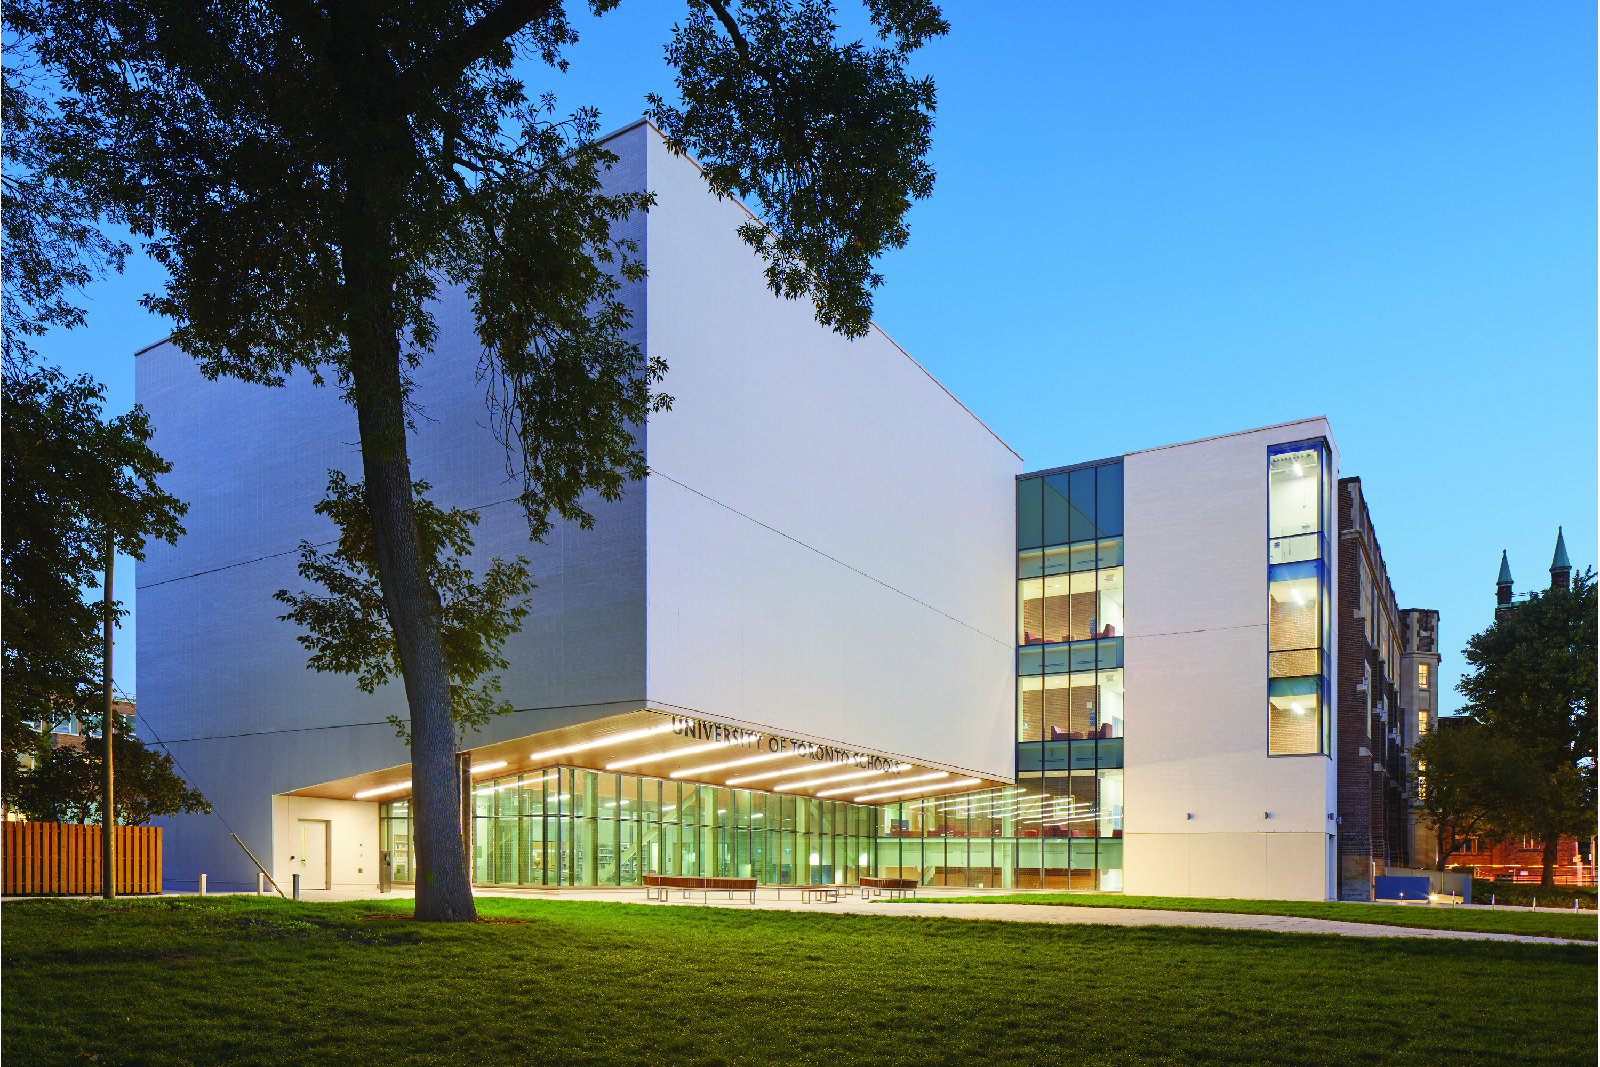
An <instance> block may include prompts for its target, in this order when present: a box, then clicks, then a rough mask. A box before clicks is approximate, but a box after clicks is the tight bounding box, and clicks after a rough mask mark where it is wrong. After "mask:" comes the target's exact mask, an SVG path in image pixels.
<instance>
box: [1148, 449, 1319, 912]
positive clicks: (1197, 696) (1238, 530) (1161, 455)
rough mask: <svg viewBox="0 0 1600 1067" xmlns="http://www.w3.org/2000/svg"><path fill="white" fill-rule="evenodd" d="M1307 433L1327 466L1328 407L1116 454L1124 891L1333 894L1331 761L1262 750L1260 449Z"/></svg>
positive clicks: (1263, 514)
mask: <svg viewBox="0 0 1600 1067" xmlns="http://www.w3.org/2000/svg"><path fill="white" fill-rule="evenodd" d="M1317 437H1322V438H1326V439H1327V441H1328V443H1329V446H1330V449H1332V453H1331V454H1332V457H1333V464H1332V470H1331V471H1329V472H1327V474H1328V476H1329V477H1332V478H1337V472H1338V452H1337V450H1336V449H1333V436H1332V433H1331V431H1330V429H1329V427H1328V424H1327V422H1326V420H1323V419H1309V420H1305V421H1301V422H1294V423H1287V424H1284V425H1281V426H1274V427H1268V428H1265V429H1261V430H1252V431H1248V432H1245V433H1238V434H1231V435H1228V436H1224V437H1216V438H1211V439H1208V440H1204V441H1195V442H1191V443H1188V444H1182V445H1173V446H1169V447H1166V448H1158V449H1151V450H1148V451H1143V452H1134V453H1131V454H1129V455H1128V456H1126V457H1125V458H1124V472H1125V473H1124V479H1125V488H1124V492H1125V504H1124V507H1125V520H1124V521H1125V528H1126V531H1127V532H1126V545H1127V550H1126V551H1127V571H1126V573H1127V578H1126V581H1127V586H1126V589H1125V592H1124V595H1125V597H1126V608H1125V610H1126V618H1127V641H1126V651H1125V656H1126V660H1125V662H1126V667H1127V673H1126V676H1125V677H1126V694H1125V707H1126V726H1125V728H1124V736H1125V739H1126V746H1127V747H1126V752H1127V764H1126V770H1125V775H1126V779H1125V781H1126V798H1127V800H1126V817H1125V822H1124V827H1125V830H1124V842H1125V845H1124V847H1125V872H1124V879H1125V882H1124V885H1125V889H1126V891H1127V892H1129V893H1147V892H1148V893H1166V892H1174V893H1181V894H1185V895H1188V894H1192V895H1195V896H1224V897H1226V896H1233V897H1268V896H1272V897H1284V896H1288V897H1295V898H1306V899H1323V898H1324V897H1326V896H1327V895H1328V892H1329V885H1330V884H1331V883H1330V882H1329V879H1330V878H1331V869H1330V866H1329V863H1328V862H1327V859H1326V857H1327V855H1328V851H1327V844H1326V843H1327V840H1328V837H1327V835H1328V834H1329V833H1331V832H1332V831H1333V829H1334V826H1333V824H1332V823H1331V822H1330V821H1329V818H1328V813H1329V812H1332V811H1334V810H1335V805H1334V761H1333V759H1332V758H1331V757H1329V756H1323V755H1317V756H1292V757H1284V756H1280V757H1269V756H1268V755H1267V678H1268V666H1267V449H1268V448H1269V447H1270V446H1272V445H1275V444H1282V443H1287V442H1293V441H1300V440H1306V439H1310V438H1317ZM1334 540H1335V539H1333V538H1330V543H1332V542H1333V541H1334ZM1327 565H1328V566H1329V567H1330V568H1333V567H1334V566H1335V565H1336V563H1335V561H1334V560H1333V559H1329V561H1328V563H1327ZM1334 580H1335V582H1336V581H1337V577H1336V575H1335V578H1334ZM1328 713H1329V714H1332V712H1331V708H1330V709H1329V711H1328ZM1335 750H1336V747H1335ZM1277 835H1292V837H1293V838H1294V840H1292V841H1291V840H1289V839H1288V838H1285V839H1282V840H1274V841H1270V842H1269V841H1267V840H1266V838H1267V837H1274V838H1276V837H1277ZM1180 886H1181V887H1182V888H1180Z"/></svg>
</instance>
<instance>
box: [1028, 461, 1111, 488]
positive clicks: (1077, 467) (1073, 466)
mask: <svg viewBox="0 0 1600 1067" xmlns="http://www.w3.org/2000/svg"><path fill="white" fill-rule="evenodd" d="M1121 462H1122V457H1121V456H1107V457H1106V458H1105V459H1091V460H1090V461H1089V462H1087V463H1069V464H1067V465H1066V466H1065V467H1051V468H1049V469H1048V470H1042V471H1029V472H1028V473H1026V474H1019V475H1017V481H1019V482H1020V481H1024V480H1025V479H1028V478H1043V477H1044V476H1045V475H1048V474H1064V473H1066V472H1067V471H1081V470H1083V468H1085V467H1104V466H1105V465H1106V464H1108V463H1121Z"/></svg>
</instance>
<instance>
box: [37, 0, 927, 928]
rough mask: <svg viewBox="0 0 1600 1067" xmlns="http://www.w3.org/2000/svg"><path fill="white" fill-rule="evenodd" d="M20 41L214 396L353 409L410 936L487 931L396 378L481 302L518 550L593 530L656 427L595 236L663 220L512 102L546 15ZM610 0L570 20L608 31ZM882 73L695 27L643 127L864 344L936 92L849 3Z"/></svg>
mask: <svg viewBox="0 0 1600 1067" xmlns="http://www.w3.org/2000/svg"><path fill="white" fill-rule="evenodd" d="M9 2H10V4H11V7H10V9H9V10H10V22H11V23H12V26H13V28H14V29H16V30H19V31H20V32H22V33H24V34H26V35H28V37H29V40H30V43H31V45H32V47H33V49H34V51H35V53H36V54H37V55H38V56H39V57H40V58H41V59H42V60H43V62H44V63H45V64H46V65H47V66H48V67H49V68H50V69H51V70H53V71H55V72H58V73H59V74H60V75H61V77H62V79H63V81H64V82H65V83H66V84H67V85H68V86H69V87H70V89H71V90H72V92H73V93H74V94H75V100H76V103H75V106H76V107H77V108H79V109H80V111H81V113H82V114H83V115H85V116H87V117H88V120H89V121H86V122H84V123H83V124H82V125H81V126H79V127H78V128H77V134H78V136H77V138H76V140H75V141H73V143H71V145H70V150H69V151H63V152H60V153H58V154H57V156H56V157H55V159H54V160H53V164H54V165H55V166H56V167H57V168H59V170H60V172H61V173H63V174H66V175H68V176H69V177H70V179H71V180H72V181H74V182H76V183H79V184H81V185H82V186H84V187H85V188H88V189H91V190H93V191H94V194H95V195H96V196H102V197H104V198H105V200H106V201H107V202H108V203H110V204H112V205H113V206H114V209H115V212H116V216H117V218H118V219H120V220H121V221H123V222H125V223H127V224H128V225H129V226H130V227H131V228H132V229H133V231H134V232H136V233H138V234H140V235H141V236H143V237H146V238H148V239H149V240H148V243H147V246H146V247H147V248H148V249H149V250H150V251H151V252H152V253H153V254H154V255H155V257H156V258H157V259H158V260H160V261H161V262H162V263H163V264H164V265H165V266H166V268H167V269H168V271H169V273H170V276H171V280H170V282H169V284H168V286H167V288H166V291H165V293H164V294H161V295H159V296H152V297H150V298H147V302H148V304H149V306H151V307H152V308H154V309H155V310H158V311H161V312H162V313H164V314H167V315H169V316H170V317H172V318H173V320H174V321H176V322H177V323H178V327H177V329H176V330H175V331H174V335H173V338H174V341H175V342H176V343H177V344H178V345H179V346H180V347H182V348H183V349H184V350H185V351H187V352H189V353H190V354H192V355H193V356H195V357H196V358H197V359H198V360H199V361H200V364H201V367H202V369H203V370H204V372H205V373H207V374H209V375H212V376H218V375H231V376H234V377H238V378H242V379H244V380H247V381H253V382H260V383H266V384H275V383H280V382H282V381H283V380H284V378H285V377H286V376H287V375H289V374H290V373H292V372H293V371H294V370H295V369H296V368H305V369H307V370H309V371H310V372H311V373H312V374H313V375H318V376H319V377H318V378H317V380H319V381H320V380H321V377H320V375H323V374H326V375H328V376H330V377H332V378H335V379H337V380H338V381H339V383H340V384H341V385H342V386H343V387H344V388H345V390H346V395H347V396H348V397H349V399H350V401H351V402H352V403H353V404H354V406H355V409H356V415H357V424H358V426H359V429H360V438H361V454H362V475H363V477H362V482H363V487H364V488H363V495H364V496H365V498H366V503H367V512H368V514H369V515H370V516H371V522H372V531H373V545H372V555H373V558H374V559H375V561H376V564H377V579H378V583H379V586H380V588H381V590H382V593H383V601H384V610H385V614H386V616H387V620H388V625H389V627H390V629H391V631H392V633H393V637H394V644H395V649H396V653H397V656H398V662H399V663H400V664H401V666H402V668H403V677H404V681H405V687H406V697H407V703H408V705H409V709H410V717H411V731H410V732H411V744H412V768H413V773H412V781H413V786H414V790H415V801H414V805H413V811H414V812H415V828H416V839H417V847H418V859H419V867H420V869H421V871H422V872H423V873H424V875H425V877H424V878H422V879H420V880H419V882H418V892H417V898H416V900H417V904H416V906H417V916H418V917H419V918H422V919H456V920H464V919H470V918H472V917H473V916H474V915H475V912H474V910H473V905H472V895H471V885H470V881H469V872H468V867H467V862H466V857H465V855H464V853H463V850H462V843H461V837H460V828H459V823H458V819H459V805H458V799H459V796H458V792H459V782H458V780H457V777H456V775H455V770H454V768H455V764H454V750H455V744H454V729H453V725H452V720H451V706H452V702H451V695H450V665H449V660H448V656H447V653H446V650H445V647H444V622H443V619H442V617H441V606H440V605H441V601H440V598H439V596H438V594H437V591H436V590H435V589H434V588H433V587H432V586H431V585H430V581H429V575H428V570H429V557H428V555H427V553H426V551H425V550H424V547H423V545H422V544H421V535H420V531H419V527H418V523H417V521H416V502H415V498H414V496H413V480H412V478H411V476H410V462H409V458H408V454H407V441H406V431H407V428H408V423H407V407H406V405H407V402H408V397H409V394H410V374H411V372H412V370H413V369H414V368H415V367H416V365H417V364H418V363H419V362H420V361H421V360H423V359H425V358H427V356H428V354H429V352H430V350H431V346H432V344H433V342H434V339H435V326H434V321H433V318H432V315H431V312H430V310H429V305H428V301H429V300H430V299H431V298H432V297H433V296H434V295H435V294H436V293H437V290H438V286H439V285H440V284H441V283H443V282H449V283H452V284H456V285H460V286H462V287H464V289H465V291H466V292H467V294H468V295H469V297H470V298H471V300H472V302H473V311H474V316H475V320H476V328H477V333H478V337H479V339H480V341H481V342H482V344H483V347H484V351H485V356H484V367H483V368H482V370H483V371H484V373H485V376H486V377H487V378H488V380H489V381H490V382H491V383H492V385H491V396H490V402H491V409H492V411H493V412H494V414H495V416H496V417H495V419H494V422H495V425H496V426H497V428H498V429H499V430H500V431H501V432H502V434H503V437H504V439H505V442H506V445H507V447H508V450H509V454H510V457H511V463H512V466H513V469H514V470H515V471H516V472H517V474H519V475H520V477H521V479H522V485H523V492H522V497H521V498H522V504H523V507H524V510H525V511H526V513H527V516H528V520H529V525H530V529H531V531H532V533H533V535H534V536H535V537H542V536H543V535H544V534H545V532H546V531H547V530H548V529H549V527H550V522H551V518H550V516H551V513H552V512H554V513H555V514H556V515H559V516H560V517H561V518H563V519H566V520H568V521H577V522H578V523H580V524H582V525H584V526H587V525H589V524H590V523H592V518H591V516H590V515H589V513H588V512H587V511H586V510H585V509H584V508H583V506H582V504H581V499H582V494H583V493H585V492H586V491H590V490H593V491H596V492H597V493H598V495H599V496H600V497H601V498H603V499H615V498H616V497H618V496H619V495H620V494H621V493H622V491H623V488H624V487H625V485H626V484H627V483H628V481H630V480H633V479H637V478H640V477H643V475H644V474H645V463H644V456H643V453H642V452H641V450H640V449H639V447H638V445H637V443H636V442H635V439H634V437H633V435H632V433H631V428H632V427H633V426H634V425H636V424H639V423H641V422H643V420H644V419H645V418H646V417H647V416H648V415H649V414H650V413H651V412H653V411H658V410H661V409H662V408H663V407H665V406H666V405H667V404H668V403H669V399H668V398H667V397H665V396H664V395H661V394H657V393H654V392H652V389H653V387H654V386H655V384H656V383H657V382H659V381H660V379H661V377H662V375H663V374H664V372H665V369H666V368H665V366H664V365H663V364H662V363H661V362H660V361H659V360H653V359H647V358H646V357H645V356H644V355H643V354H642V353H641V352H640V351H639V350H638V349H637V348H636V347H635V346H634V345H632V344H630V343H628V342H627V341H626V340H625V338H624V334H623V331H624V329H625V328H626V327H627V325H628V321H629V317H628V311H627V309H626V307H625V306H624V305H623V304H622V303H621V302H620V300H619V299H618V292H619V288H620V285H621V284H622V282H623V281H625V280H636V279H638V278H640V277H642V276H643V266H642V264H641V263H640V262H639V261H638V259H637V258H636V251H637V250H636V249H635V248H634V247H633V246H632V245H631V244H630V243H628V242H627V241H621V240H615V239H613V237H612V226H613V224H614V223H616V222H617V221H619V220H621V219H624V218H626V217H627V216H629V215H631V214H632V213H634V212H636V211H644V210H647V209H648V207H649V206H650V204H651V203H652V197H651V196H650V195H649V194H648V193H623V194H614V195H613V194H605V193H603V192H602V191H601V176H602V173H603V171H604V170H605V168H606V167H608V166H609V165H610V164H611V162H612V161H613V159H614V157H612V156H611V154H610V153H608V152H606V151H605V150H604V149H603V148H602V147H600V146H599V145H597V144H595V143H594V141H593V137H594V134H595V132H596V124H595V114H594V112H593V111H589V110H583V109H580V110H578V111H577V112H575V113H574V114H573V115H572V116H571V117H570V118H568V119H565V120H559V121H558V120H557V119H555V117H554V114H553V106H554V105H553V101H552V100H551V98H549V97H543V98H541V100H540V102H539V103H537V104H535V103H532V102H530V100H529V98H528V95H527V92H526V90H525V88H524V86H523V85H522V83H521V82H520V81H519V80H518V79H517V78H516V77H514V76H513V74H512V64H513V60H514V59H515V58H516V56H517V55H519V54H522V55H527V56H530V57H538V58H539V59H540V60H542V61H543V62H544V63H546V64H548V65H550V66H552V67H555V68H557V69H564V67H565V60H564V59H563V58H562V55H561V51H562V48H563V47H564V46H566V45H568V44H570V43H572V42H573V41H574V40H575V39H576V38H575V35H574V33H573V31H572V28H571V26H570V24H569V23H568V22H567V19H566V15H565V12H564V10H563V6H562V4H561V3H559V2H554V0H422V2H416V0H413V2H410V3H404V4H401V3H393V2H387V0H331V2H330V3H327V4H321V5H316V4H312V5H307V4H302V3H297V2H289V0H256V2H252V3H244V2H242V0H221V2H214V3H208V4H198V3H189V2H186V3H179V4H172V3H169V2H167V0H117V2H115V3H113V2H112V0H75V2H74V3H71V4H67V3H64V2H63V0H9ZM617 2H618V0H590V7H591V10H593V11H594V12H595V13H596V14H600V13H603V12H606V11H609V10H611V9H612V8H614V7H615V6H616V4H617ZM865 6H866V8H867V13H868V15H869V16H870V18H871V21H872V23H873V25H874V26H875V27H876V29H877V32H878V34H879V38H880V46H878V47H873V46H868V45H865V44H863V43H861V42H846V43H843V44H841V43H839V42H838V41H837V40H836V38H837V35H838V27H837V26H836V25H835V24H834V22H833V14H834V9H833V7H832V5H831V4H830V3H828V2H826V0H744V2H736V3H732V4H729V3H724V2H721V0H689V3H688V9H689V10H688V16H687V17H686V18H685V19H684V20H683V21H682V22H680V23H679V24H678V25H677V26H675V27H674V28H673V31H672V37H671V42H670V44H669V45H668V48H667V59H668V62H669V64H670V65H672V67H673V68H674V69H675V71H676V74H677V84H678V89H679V92H680V94H681V96H682V98H683V103H684V107H683V109H682V110H681V111H680V110H677V109H675V108H671V107H667V106H665V105H663V104H662V103H661V102H660V101H659V100H658V101H653V104H654V111H653V114H654V116H655V118H656V121H657V122H658V123H660V124H661V125H662V126H663V128H664V131H665V133H666V134H667V136H668V138H669V141H670V143H671V144H672V145H673V146H674V147H675V148H677V149H679V150H682V151H694V152H696V153H697V154H698V155H699V156H700V157H701V158H702V159H703V160H705V161H706V163H707V166H708V171H707V173H708V175H710V181H711V185H712V188H713V189H714V190H716V191H718V192H724V193H725V192H735V193H738V194H741V195H745V196H748V197H749V198H750V199H751V200H752V201H753V202H754V203H753V204H752V207H753V208H754V209H755V210H757V211H758V212H759V214H760V215H761V217H762V219H763V221H764V224H765V226H764V228H762V227H746V228H745V230H744V231H743V232H744V236H745V239H746V240H747V241H750V242H751V243H752V244H755V245H756V246H757V248H758V250H759V251H760V252H761V254H762V255H763V256H764V257H765V258H766V260H767V263H768V278H769V282H770V283H771V284H772V286H773V288H774V290H775V291H778V292H780V293H782V294H783V295H786V296H790V297H809V298H810V299H811V300H812V301H813V304H814V306H815V309H816V315H817V318H818V319H819V320H820V321H821V322H823V323H825V324H829V325H831V326H833V327H834V328H836V329H838V330H840V331H841V332H843V333H845V334H846V335H852V336H854V335H859V334H861V333H863V332H864V331H865V330H866V329H867V314H868V311H869V310H870V304H871V300H870V288H871V287H872V286H873V285H875V284H877V281H878V278H877V276H876V275H874V274H872V272H871V269H870V264H871V262H872V260H873V258H874V257H876V256H877V255H878V254H880V253H881V252H882V251H883V250H884V249H886V248H889V247H893V246H895V245H897V244H899V243H903V242H904V240H905V233H906V231H905V228H904V221H903V220H904V215H905V212H906V210H907V209H908V208H909V206H910V203H911V201H912V200H913V199H915V198H917V197H922V196H926V195H927V194H928V191H929V189H930V185H931V179H932V175H931V173H930V172H929V170H928V169H927V167H926V165H925V163H923V157H924V156H925V155H926V152H927V147H928V143H929V142H928V138H929V133H930V131H931V128H932V110H933V90H932V86H931V85H930V84H929V83H928V82H927V81H926V80H918V79H915V78H912V77H910V76H909V75H908V74H907V72H906V62H907V60H908V57H909V56H910V54H911V53H912V52H913V51H915V50H916V49H917V48H918V47H920V46H921V45H922V44H923V43H924V42H925V41H926V40H927V39H929V38H930V37H933V36H936V35H938V34H942V33H943V32H945V29H946V26H945V23H944V21H943V20H942V18H941V17H940V15H939V12H938V9H937V7H935V6H934V4H933V3H931V0H866V4H865Z"/></svg>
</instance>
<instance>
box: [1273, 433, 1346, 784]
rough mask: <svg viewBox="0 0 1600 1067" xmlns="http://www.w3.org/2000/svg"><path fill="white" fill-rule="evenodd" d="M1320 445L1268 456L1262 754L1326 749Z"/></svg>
mask: <svg viewBox="0 0 1600 1067" xmlns="http://www.w3.org/2000/svg"><path fill="white" fill-rule="evenodd" d="M1328 462H1329V460H1328V448H1327V444H1326V443H1325V442H1323V441H1321V440H1317V441H1301V442H1297V443H1295V444H1290V445H1277V446H1274V447H1273V448H1270V449H1268V450H1267V610H1268V625H1267V641H1268V643H1267V678H1268V681H1267V754H1268V755H1271V756H1311V755H1318V754H1326V753H1331V752H1332V750H1333V736H1332V735H1333V715H1332V711H1331V709H1330V708H1329V707H1328V694H1329V693H1331V692H1332V691H1333V690H1332V686H1331V682H1330V678H1329V675H1330V673H1331V671H1332V663H1331V660H1332V657H1331V656H1330V655H1329V652H1330V644H1331V631H1332V623H1333V619H1332V615H1331V611H1332V608H1331V604H1332V596H1331V594H1332V588H1331V584H1330V583H1331V581H1332V575H1331V571H1332V567H1331V559H1332V557H1331V556H1330V555H1329V550H1330V546H1329V544H1328V539H1327V534H1328V531H1330V530H1332V529H1333V528H1334V526H1333V522H1332V518H1333V516H1332V510H1333V481H1334V479H1333V477H1332V474H1331V472H1330V471H1329V470H1328Z"/></svg>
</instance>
